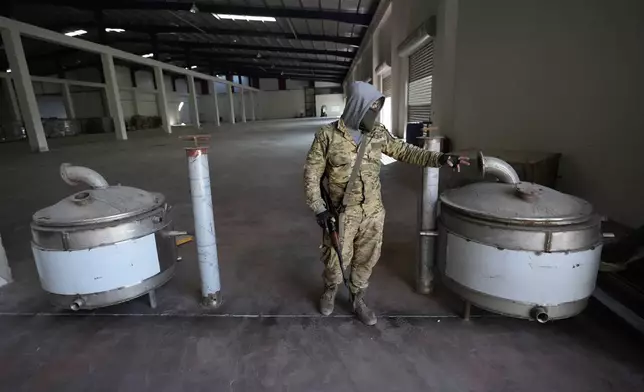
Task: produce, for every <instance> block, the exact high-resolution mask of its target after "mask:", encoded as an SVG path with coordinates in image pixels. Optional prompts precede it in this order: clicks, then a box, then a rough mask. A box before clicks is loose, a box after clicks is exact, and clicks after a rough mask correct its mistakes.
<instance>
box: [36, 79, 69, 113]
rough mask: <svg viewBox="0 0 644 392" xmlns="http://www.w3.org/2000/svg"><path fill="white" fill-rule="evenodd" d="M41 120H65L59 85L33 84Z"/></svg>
mask: <svg viewBox="0 0 644 392" xmlns="http://www.w3.org/2000/svg"><path fill="white" fill-rule="evenodd" d="M32 85H33V88H34V93H35V94H36V102H37V103H38V110H39V111H40V117H41V118H67V113H66V112H65V104H64V103H63V96H62V88H61V85H60V84H55V83H42V82H33V83H32Z"/></svg>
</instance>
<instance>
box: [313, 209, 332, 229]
mask: <svg viewBox="0 0 644 392" xmlns="http://www.w3.org/2000/svg"><path fill="white" fill-rule="evenodd" d="M332 217H333V214H331V213H330V212H329V211H328V210H324V211H322V212H320V213H319V214H317V215H316V216H315V219H316V220H317V221H318V225H320V227H321V228H323V229H326V227H327V222H328V221H329V219H331V218H332Z"/></svg>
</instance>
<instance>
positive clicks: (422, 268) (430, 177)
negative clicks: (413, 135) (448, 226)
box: [416, 136, 443, 294]
mask: <svg viewBox="0 0 644 392" xmlns="http://www.w3.org/2000/svg"><path fill="white" fill-rule="evenodd" d="M423 139H424V142H425V144H424V148H425V149H426V150H429V151H440V150H441V148H442V146H443V137H442V136H432V137H425V138H423ZM439 170H440V169H438V168H435V167H426V168H423V192H422V196H421V197H422V198H421V201H420V228H419V237H420V247H419V255H418V271H417V274H418V275H417V277H416V291H418V292H419V293H421V294H429V293H431V291H432V288H433V280H434V272H433V268H434V260H435V258H436V234H437V233H436V204H437V203H438V173H439Z"/></svg>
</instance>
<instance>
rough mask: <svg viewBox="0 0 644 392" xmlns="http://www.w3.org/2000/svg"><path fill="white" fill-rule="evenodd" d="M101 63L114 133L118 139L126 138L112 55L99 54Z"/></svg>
mask: <svg viewBox="0 0 644 392" xmlns="http://www.w3.org/2000/svg"><path fill="white" fill-rule="evenodd" d="M101 64H102V65H103V75H104V77H105V95H106V96H107V107H108V110H109V115H110V117H112V121H113V122H114V133H116V138H117V139H118V140H127V129H126V128H125V118H124V117H123V108H122V107H121V93H120V91H119V86H118V81H117V79H116V70H115V69H114V57H112V55H111V54H107V53H103V54H101Z"/></svg>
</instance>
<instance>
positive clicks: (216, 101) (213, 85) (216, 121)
mask: <svg viewBox="0 0 644 392" xmlns="http://www.w3.org/2000/svg"><path fill="white" fill-rule="evenodd" d="M212 88H213V92H212V93H213V95H214V97H215V125H217V126H220V125H221V122H220V121H219V99H218V98H217V82H212Z"/></svg>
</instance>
